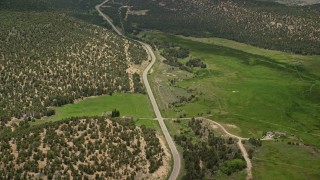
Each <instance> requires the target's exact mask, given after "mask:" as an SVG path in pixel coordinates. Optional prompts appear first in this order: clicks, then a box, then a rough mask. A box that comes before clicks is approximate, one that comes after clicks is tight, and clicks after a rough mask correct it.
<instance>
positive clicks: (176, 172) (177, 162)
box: [96, 0, 180, 180]
mask: <svg viewBox="0 0 320 180" xmlns="http://www.w3.org/2000/svg"><path fill="white" fill-rule="evenodd" d="M108 1H109V0H106V1H104V2H103V3H101V4H99V5H97V6H96V9H97V11H98V12H99V14H100V15H101V16H102V17H103V18H104V19H105V20H106V21H107V22H108V23H109V24H110V25H111V27H112V28H113V29H114V31H116V33H117V34H119V35H120V36H124V35H123V34H122V33H121V32H120V31H119V30H118V29H117V28H116V27H115V26H114V24H113V23H112V21H111V19H110V18H109V17H108V16H107V15H105V14H104V13H103V12H102V11H101V10H100V7H101V6H103V5H104V4H105V3H107V2H108ZM135 41H137V40H135ZM137 42H139V43H140V44H142V46H143V47H144V48H145V49H146V50H147V53H148V55H149V56H150V57H151V63H150V64H149V65H148V67H147V68H146V69H145V70H144V71H143V77H142V78H143V83H144V85H145V87H146V89H147V93H148V96H149V99H150V101H151V104H152V107H153V110H154V112H155V114H156V118H157V120H158V121H159V124H160V127H161V130H162V132H163V134H164V136H165V138H166V141H167V143H168V145H169V148H170V150H171V153H172V157H173V169H172V172H171V174H170V177H169V179H170V180H175V179H177V177H178V175H179V172H180V155H179V152H178V150H177V147H176V145H175V144H174V142H173V140H172V138H171V136H170V134H169V132H168V129H167V127H166V125H165V123H164V120H163V117H162V115H161V112H160V110H159V107H158V104H157V102H156V99H155V97H154V95H153V92H152V90H151V88H150V85H149V81H148V72H149V70H150V69H151V67H152V66H153V64H154V63H155V62H156V56H155V54H154V52H153V50H152V48H151V47H150V45H148V44H146V43H143V42H141V41H137Z"/></svg>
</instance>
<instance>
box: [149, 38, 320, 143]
mask: <svg viewBox="0 0 320 180" xmlns="http://www.w3.org/2000/svg"><path fill="white" fill-rule="evenodd" d="M143 37H144V38H145V39H148V40H152V39H156V40H161V41H164V42H168V43H174V44H176V45H178V46H181V47H185V48H188V49H189V50H190V54H191V56H194V57H200V58H201V59H202V60H203V62H205V63H206V64H207V68H206V69H200V68H193V74H194V75H190V74H188V73H187V72H183V71H182V70H179V69H177V68H173V67H168V65H163V63H158V64H157V65H156V66H155V67H154V69H155V71H154V73H153V74H152V75H151V76H150V78H151V79H152V81H153V82H152V83H153V90H154V91H155V92H160V95H158V96H160V97H161V98H160V99H159V97H158V99H159V100H158V101H159V103H160V107H161V108H162V112H163V114H164V116H166V117H169V118H171V117H179V116H180V115H181V114H185V115H186V116H187V117H193V116H199V115H202V116H209V117H210V118H212V119H214V120H216V121H219V122H222V123H227V124H235V125H236V126H238V127H239V128H240V129H241V131H238V132H239V135H242V136H244V137H261V135H262V132H263V131H283V132H288V133H294V134H296V135H297V136H299V137H301V138H302V141H303V143H310V144H314V145H318V146H319V145H320V141H319V137H320V83H319V80H320V78H319V77H320V74H319V72H320V66H318V65H319V62H320V61H319V60H320V57H319V56H301V55H293V54H288V53H284V52H279V51H271V50H265V49H260V48H256V47H253V46H249V45H245V44H242V43H237V42H234V41H230V40H223V39H218V38H211V39H200V38H186V37H179V36H174V35H168V34H164V33H157V32H148V33H145V35H144V36H143ZM180 61H181V62H185V61H186V59H181V60H180ZM173 78H175V79H177V80H178V82H177V83H176V84H175V85H174V86H172V85H169V83H168V82H169V80H171V79H173ZM181 92H182V93H185V94H186V96H188V94H189V95H190V94H194V95H196V99H195V100H193V101H191V102H189V103H186V104H183V105H181V106H179V107H175V108H168V106H167V104H168V103H169V102H170V99H169V98H171V97H172V98H171V101H174V100H175V99H177V97H178V95H180V94H182V93H181ZM180 96H181V95H180ZM162 97H163V98H162ZM165 99H168V100H167V101H165Z"/></svg>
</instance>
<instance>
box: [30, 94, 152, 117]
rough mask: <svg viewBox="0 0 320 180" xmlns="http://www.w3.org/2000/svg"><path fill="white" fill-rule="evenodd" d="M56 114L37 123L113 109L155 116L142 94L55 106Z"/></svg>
mask: <svg viewBox="0 0 320 180" xmlns="http://www.w3.org/2000/svg"><path fill="white" fill-rule="evenodd" d="M54 109H55V110H56V115H54V116H50V117H46V118H44V119H43V120H39V121H36V123H41V122H47V121H58V120H62V119H65V118H69V117H77V116H101V115H103V113H105V112H111V111H112V110H113V109H117V110H119V111H120V116H130V117H133V118H139V117H145V118H153V117H154V114H153V111H152V107H151V104H150V101H149V98H148V96H146V95H142V94H113V95H112V96H99V97H93V98H87V99H85V100H82V101H79V102H76V103H74V104H68V105H65V106H62V107H55V108H54Z"/></svg>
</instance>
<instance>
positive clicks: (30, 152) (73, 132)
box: [0, 117, 165, 179]
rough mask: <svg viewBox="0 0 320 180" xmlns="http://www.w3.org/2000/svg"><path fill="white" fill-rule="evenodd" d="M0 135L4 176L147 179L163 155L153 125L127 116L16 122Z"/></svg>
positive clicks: (0, 171) (0, 163)
mask: <svg viewBox="0 0 320 180" xmlns="http://www.w3.org/2000/svg"><path fill="white" fill-rule="evenodd" d="M0 136H1V140H0V150H1V153H0V177H2V178H4V179H26V178H28V179H29V178H35V179H38V178H39V179H83V178H85V179H86V178H89V179H105V178H107V179H126V178H127V179H134V178H138V179H141V178H146V179H148V178H150V177H152V176H155V177H158V176H159V171H161V168H160V167H161V166H163V158H164V157H165V154H164V150H163V148H162V146H161V144H160V141H159V139H158V137H157V136H156V133H155V130H152V129H149V128H146V127H145V126H142V127H137V126H135V125H134V122H133V121H131V120H128V119H112V120H110V119H108V118H106V117H91V118H88V117H81V118H72V119H67V120H65V121H59V122H55V123H49V124H42V125H39V126H31V127H30V125H29V124H28V122H21V126H20V127H19V128H18V129H16V130H15V131H13V132H3V133H1V135H0ZM159 168H160V169H159Z"/></svg>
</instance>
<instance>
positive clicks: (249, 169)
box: [199, 118, 253, 179]
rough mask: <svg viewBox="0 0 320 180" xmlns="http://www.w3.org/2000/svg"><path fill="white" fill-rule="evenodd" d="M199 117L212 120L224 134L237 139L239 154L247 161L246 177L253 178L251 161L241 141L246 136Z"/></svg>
mask: <svg viewBox="0 0 320 180" xmlns="http://www.w3.org/2000/svg"><path fill="white" fill-rule="evenodd" d="M199 119H205V120H208V121H210V122H212V123H213V124H215V125H217V126H218V127H219V128H220V129H222V131H223V132H224V133H225V134H227V135H228V136H230V137H232V138H236V139H238V142H237V145H238V147H239V148H240V150H241V154H242V156H243V158H244V160H245V161H246V163H247V179H253V177H252V162H251V160H250V158H249V155H248V152H247V150H246V148H245V147H244V145H243V143H242V140H248V138H243V137H240V136H237V135H234V134H231V133H229V132H228V131H227V130H226V129H225V128H224V127H223V126H222V125H221V124H220V123H218V122H216V121H213V120H211V119H206V118H199Z"/></svg>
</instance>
